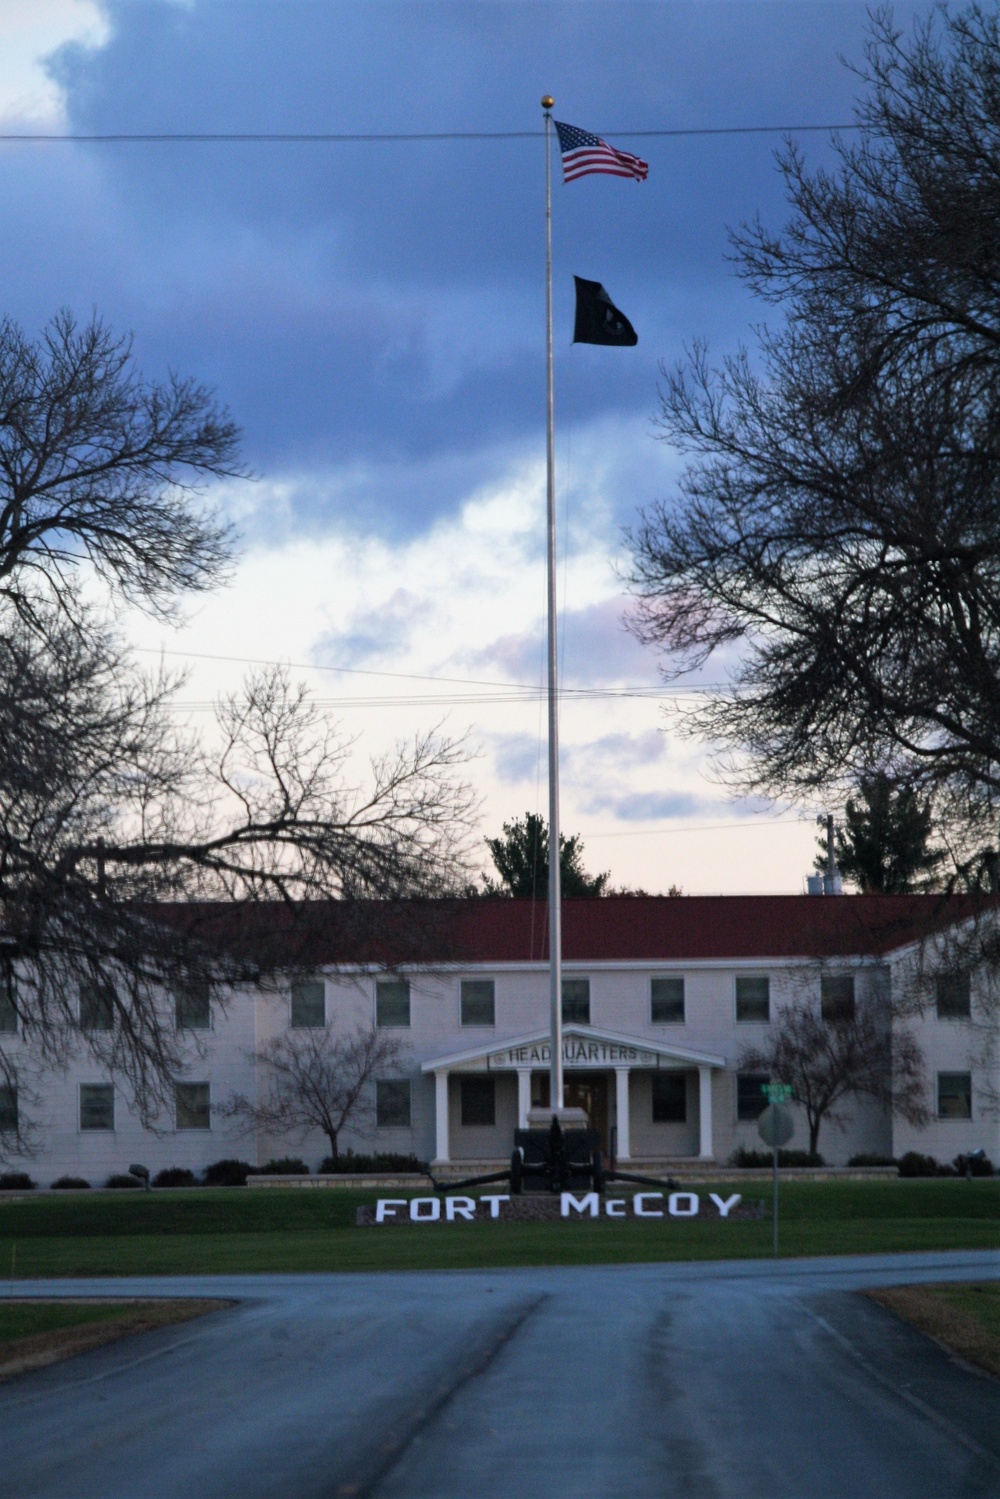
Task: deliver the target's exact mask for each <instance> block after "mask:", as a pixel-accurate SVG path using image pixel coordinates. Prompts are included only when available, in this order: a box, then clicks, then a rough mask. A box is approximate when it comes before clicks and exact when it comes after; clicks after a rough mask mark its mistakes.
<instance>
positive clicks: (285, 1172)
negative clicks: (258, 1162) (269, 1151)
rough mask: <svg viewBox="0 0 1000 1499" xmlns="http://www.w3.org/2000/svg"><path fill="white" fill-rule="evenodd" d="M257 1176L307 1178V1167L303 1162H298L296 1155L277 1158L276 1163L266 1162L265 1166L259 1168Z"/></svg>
mask: <svg viewBox="0 0 1000 1499" xmlns="http://www.w3.org/2000/svg"><path fill="white" fill-rule="evenodd" d="M257 1174H258V1175H259V1176H308V1175H309V1167H308V1166H307V1165H306V1163H305V1161H300V1160H299V1158H298V1156H297V1155H283V1156H279V1157H278V1159H277V1160H276V1161H268V1163H267V1165H266V1166H261V1167H260V1169H259V1171H258V1173H257Z"/></svg>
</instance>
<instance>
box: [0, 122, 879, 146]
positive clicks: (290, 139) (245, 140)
mask: <svg viewBox="0 0 1000 1499" xmlns="http://www.w3.org/2000/svg"><path fill="white" fill-rule="evenodd" d="M861 128H862V127H861V126H860V125H859V124H857V123H852V124H850V125H717V126H704V127H698V128H690V129H681V130H624V129H614V130H604V131H603V132H602V134H605V135H616V136H628V137H635V138H641V139H643V140H652V139H659V140H664V139H685V138H690V137H693V136H711V135H803V134H806V133H816V132H819V133H830V132H831V131H842V130H860V129H861ZM544 133H545V132H544V131H542V130H411V131H392V132H381V133H374V132H350V133H348V132H333V131H325V130H316V131H313V130H294V131H260V130H229V131H207V130H206V131H202V130H162V131H160V130H157V131H152V130H150V131H132V130H121V131H102V132H97V131H94V132H83V131H73V132H66V133H59V134H57V133H54V132H48V133H45V134H27V133H24V132H20V131H19V132H17V133H10V132H8V133H4V134H0V141H2V142H6V143H17V142H21V143H24V144H28V145H45V144H67V143H73V142H78V143H84V144H89V145H258V146H259V145H267V146H296V145H352V144H359V145H363V144H369V145H389V144H392V143H405V142H408V141H516V140H538V139H540V138H541V137H542V136H543V135H544Z"/></svg>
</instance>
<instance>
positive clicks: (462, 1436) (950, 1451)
mask: <svg viewBox="0 0 1000 1499" xmlns="http://www.w3.org/2000/svg"><path fill="white" fill-rule="evenodd" d="M963 1279H1000V1253H995V1254H989V1253H983V1252H978V1253H936V1254H919V1255H908V1256H907V1255H902V1256H899V1255H886V1256H873V1257H866V1258H843V1259H826V1260H796V1261H783V1262H779V1263H778V1264H771V1263H767V1262H760V1261H755V1262H746V1261H744V1262H738V1263H735V1262H733V1263H719V1262H715V1263H711V1264H688V1265H621V1266H607V1267H588V1268H558V1269H531V1270H504V1271H478V1272H430V1273H427V1272H420V1273H413V1274H410V1275H377V1276H376V1275H370V1276H369V1275H352V1276H337V1275H304V1276H245V1277H241V1276H218V1277H215V1276H197V1277H190V1276H189V1277H183V1278H169V1279H167V1278H147V1279H135V1280H122V1281H115V1280H108V1279H104V1280H99V1281H98V1280H87V1281H84V1282H67V1281H63V1280H60V1281H53V1282H49V1283H44V1282H33V1283H30V1284H21V1285H18V1286H17V1288H16V1291H17V1294H18V1295H38V1296H46V1295H67V1294H81V1295H93V1296H108V1295H122V1294H126V1295H143V1296H147V1295H149V1296H159V1295H167V1296H225V1297H233V1298H237V1299H238V1300H239V1303H240V1304H239V1305H238V1306H237V1307H235V1308H233V1309H231V1310H228V1311H222V1312H219V1313H215V1314H212V1315H211V1316H209V1317H207V1318H205V1319H203V1320H201V1321H199V1322H195V1323H189V1324H187V1325H184V1326H180V1327H175V1328H166V1329H163V1330H161V1331H159V1332H156V1333H151V1334H148V1335H146V1336H144V1337H142V1338H141V1339H138V1340H133V1341H131V1342H129V1341H125V1342H122V1343H118V1344H115V1345H112V1346H110V1347H107V1348H104V1349H100V1350H97V1351H95V1352H93V1353H90V1354H86V1355H84V1356H82V1357H80V1358H78V1359H75V1360H73V1361H71V1362H69V1363H66V1364H63V1365H59V1366H55V1367H53V1368H50V1369H46V1370H41V1371H39V1372H37V1373H34V1374H29V1375H26V1376H24V1377H22V1378H21V1379H19V1380H16V1381H14V1382H12V1383H9V1384H7V1385H5V1386H2V1387H0V1431H2V1438H0V1494H2V1495H3V1496H5V1499H7V1496H10V1499H42V1496H44V1499H97V1496H100V1499H175V1496H176V1499H180V1496H184V1499H234V1496H239V1499H265V1496H266V1499H292V1496H294V1499H321V1496H322V1499H335V1496H341V1495H362V1494H364V1495H379V1496H390V1495H393V1496H396V1495H400V1496H402V1495H405V1496H407V1499H415V1496H428V1499H430V1496H433V1499H451V1496H454V1499H494V1496H496V1499H500V1496H503V1499H535V1496H537V1499H563V1496H565V1499H570V1496H572V1499H589V1496H593V1499H610V1496H615V1499H617V1496H621V1499H644V1496H653V1495H655V1496H657V1499H662V1496H673V1495H678V1496H681V1495H683V1496H697V1499H730V1496H732V1499H756V1496H758V1495H759V1496H761V1499H764V1496H767V1499H826V1496H829V1499H873V1496H878V1499H897V1496H898V1499H951V1496H956V1499H958V1496H962V1499H964V1496H981V1499H987V1496H989V1499H996V1496H997V1495H1000V1381H996V1380H993V1379H991V1378H989V1377H988V1376H986V1375H982V1374H978V1373H976V1372H975V1371H973V1370H971V1369H969V1368H968V1367H966V1366H963V1365H961V1364H959V1363H958V1362H956V1361H955V1360H953V1359H951V1358H949V1357H948V1356H947V1355H946V1354H945V1353H944V1352H943V1351H941V1350H940V1349H939V1348H938V1347H937V1346H936V1345H934V1344H933V1343H931V1342H929V1341H928V1340H926V1339H924V1338H922V1337H921V1336H920V1335H919V1334H917V1333H915V1332H912V1331H911V1330H910V1329H909V1328H907V1327H905V1326H903V1325H902V1324H900V1323H899V1322H897V1321H896V1319H895V1318H894V1317H892V1316H891V1315H890V1314H889V1313H887V1312H885V1311H883V1310H882V1309H881V1308H880V1307H878V1306H876V1305H874V1304H872V1303H870V1302H868V1301H866V1300H864V1299H862V1298H859V1297H857V1296H854V1295H853V1294H851V1293H852V1292H854V1291H857V1290H859V1289H863V1288H867V1287H874V1286H882V1285H894V1284H906V1283H911V1282H915V1281H936V1280H963Z"/></svg>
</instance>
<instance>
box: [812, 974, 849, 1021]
mask: <svg viewBox="0 0 1000 1499" xmlns="http://www.w3.org/2000/svg"><path fill="white" fill-rule="evenodd" d="M819 996H820V997H819V1007H820V1013H821V1014H822V1016H823V1019H824V1020H825V1021H826V1022H827V1024H828V1025H843V1024H844V1022H845V1021H847V1020H853V1019H854V975H853V974H852V973H825V974H823V976H822V978H821V979H820V981H819Z"/></svg>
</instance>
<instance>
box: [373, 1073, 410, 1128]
mask: <svg viewBox="0 0 1000 1499" xmlns="http://www.w3.org/2000/svg"><path fill="white" fill-rule="evenodd" d="M375 1123H376V1124H377V1125H378V1127H379V1129H409V1127H410V1081H409V1078H405V1077H380V1078H379V1079H378V1081H377V1082H376V1084H375Z"/></svg>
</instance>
